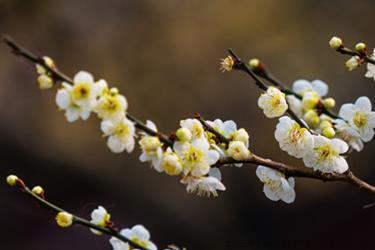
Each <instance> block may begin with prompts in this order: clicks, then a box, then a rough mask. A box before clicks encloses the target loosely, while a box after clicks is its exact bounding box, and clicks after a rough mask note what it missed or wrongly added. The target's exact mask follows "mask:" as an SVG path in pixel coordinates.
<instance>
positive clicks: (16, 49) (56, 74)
mask: <svg viewBox="0 0 375 250" xmlns="http://www.w3.org/2000/svg"><path fill="white" fill-rule="evenodd" d="M3 40H4V42H5V43H6V44H7V45H8V46H9V47H10V48H11V49H12V52H13V53H14V54H15V55H16V56H21V57H24V58H26V59H27V60H29V61H31V62H33V63H36V64H40V65H42V66H43V67H44V68H45V69H47V71H48V72H50V73H51V74H52V77H53V78H54V79H55V80H58V81H63V82H68V83H70V84H74V82H73V79H72V78H70V77H69V76H67V75H65V74H64V73H63V72H61V71H60V70H58V69H57V68H55V67H50V66H49V65H48V64H47V63H46V62H45V60H44V59H43V58H42V57H38V56H36V55H34V54H33V53H31V52H30V51H28V50H27V49H25V48H24V47H22V46H21V45H20V44H18V43H17V42H15V41H14V40H13V39H12V38H11V37H10V36H4V38H3ZM126 117H127V118H128V119H129V120H131V121H132V122H134V123H135V127H136V128H138V129H140V130H142V131H144V132H146V133H147V134H149V135H152V136H157V137H159V139H160V140H161V141H162V142H163V143H165V144H166V145H168V146H173V141H172V140H171V139H170V138H169V137H168V136H167V135H165V134H162V133H160V132H157V131H155V130H153V129H151V128H149V127H147V126H146V124H144V123H143V122H141V121H140V120H138V119H137V118H135V117H134V116H133V115H131V114H130V113H128V112H127V113H126Z"/></svg>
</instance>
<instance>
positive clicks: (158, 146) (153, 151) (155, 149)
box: [139, 120, 163, 172]
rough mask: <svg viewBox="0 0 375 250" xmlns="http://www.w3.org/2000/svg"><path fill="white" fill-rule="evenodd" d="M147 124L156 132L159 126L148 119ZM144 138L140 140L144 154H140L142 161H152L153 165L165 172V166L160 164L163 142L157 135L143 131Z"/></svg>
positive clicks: (159, 170)
mask: <svg viewBox="0 0 375 250" xmlns="http://www.w3.org/2000/svg"><path fill="white" fill-rule="evenodd" d="M146 126H147V127H148V128H150V129H152V130H154V131H155V132H157V131H158V130H157V128H156V125H155V123H153V122H152V121H150V120H148V121H147V122H146ZM141 134H142V138H141V140H139V145H140V146H141V149H142V154H141V155H140V156H139V160H140V161H141V162H151V165H152V166H153V167H154V168H155V169H156V170H157V171H158V172H163V168H162V167H161V165H160V162H161V160H162V157H163V149H162V143H161V142H160V139H159V138H158V137H157V136H151V135H149V134H147V133H144V132H142V133H141Z"/></svg>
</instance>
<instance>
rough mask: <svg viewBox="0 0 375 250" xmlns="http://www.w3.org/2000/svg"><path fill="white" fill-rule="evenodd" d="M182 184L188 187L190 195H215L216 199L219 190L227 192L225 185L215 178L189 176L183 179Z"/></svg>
mask: <svg viewBox="0 0 375 250" xmlns="http://www.w3.org/2000/svg"><path fill="white" fill-rule="evenodd" d="M220 177H221V175H220ZM181 183H183V184H185V185H186V190H187V192H188V193H196V194H197V195H199V196H207V197H210V196H211V195H213V196H214V197H216V196H217V191H218V190H219V191H225V186H224V184H223V183H222V182H221V180H220V179H218V178H216V177H214V176H208V177H205V176H203V177H195V176H190V175H188V176H184V177H183V178H182V180H181Z"/></svg>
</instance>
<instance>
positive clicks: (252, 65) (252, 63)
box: [249, 58, 260, 69]
mask: <svg viewBox="0 0 375 250" xmlns="http://www.w3.org/2000/svg"><path fill="white" fill-rule="evenodd" d="M249 65H250V68H251V69H258V68H259V66H260V61H259V59H257V58H253V59H251V60H250V61H249Z"/></svg>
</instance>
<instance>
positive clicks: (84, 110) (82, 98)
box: [56, 71, 101, 122]
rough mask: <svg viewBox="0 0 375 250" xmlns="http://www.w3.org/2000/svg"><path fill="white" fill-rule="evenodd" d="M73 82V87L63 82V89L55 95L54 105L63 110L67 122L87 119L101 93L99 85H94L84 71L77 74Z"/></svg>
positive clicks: (91, 78) (92, 79)
mask: <svg viewBox="0 0 375 250" xmlns="http://www.w3.org/2000/svg"><path fill="white" fill-rule="evenodd" d="M73 82H74V85H70V84H69V83H66V82H63V83H62V86H63V87H62V88H61V89H59V90H58V91H57V94H56V104H57V106H58V107H59V108H60V109H62V110H65V116H66V118H67V120H68V121H69V122H73V121H75V120H77V119H78V118H79V117H80V118H81V119H83V120H86V119H88V118H89V116H90V113H91V111H92V110H93V108H94V107H95V106H96V102H97V97H98V96H99V95H100V91H101V87H100V85H98V84H95V82H94V78H93V76H92V75H91V74H90V73H88V72H85V71H80V72H78V73H77V74H76V75H75V76H74V79H73Z"/></svg>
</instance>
